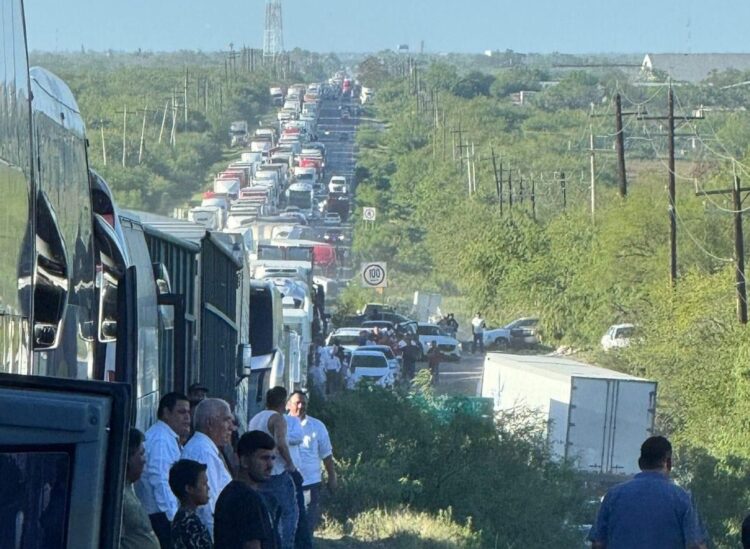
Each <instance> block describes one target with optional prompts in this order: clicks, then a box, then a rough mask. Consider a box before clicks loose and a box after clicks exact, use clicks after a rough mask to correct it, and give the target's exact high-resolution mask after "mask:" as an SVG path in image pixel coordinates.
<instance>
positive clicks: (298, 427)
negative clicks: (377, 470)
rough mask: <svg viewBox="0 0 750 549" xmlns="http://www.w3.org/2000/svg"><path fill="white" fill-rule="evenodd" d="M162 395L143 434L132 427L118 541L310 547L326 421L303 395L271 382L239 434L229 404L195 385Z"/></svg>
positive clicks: (157, 548) (166, 547)
mask: <svg viewBox="0 0 750 549" xmlns="http://www.w3.org/2000/svg"><path fill="white" fill-rule="evenodd" d="M189 394H190V397H188V396H186V395H183V394H181V393H168V394H166V395H164V396H163V397H162V398H161V400H160V402H159V406H158V410H157V417H158V420H157V421H156V423H154V425H152V426H151V427H150V428H149V429H148V431H146V433H145V435H144V434H143V433H141V432H140V431H138V430H137V429H131V432H130V437H129V441H128V462H127V472H126V486H125V489H124V492H123V520H122V533H121V539H120V547H121V549H131V548H132V549H213V548H216V549H234V548H237V549H247V548H252V549H306V548H309V547H312V539H313V532H314V530H315V528H316V527H317V525H318V523H319V522H320V519H321V489H322V486H323V479H324V476H323V471H325V478H326V483H327V488H328V490H329V491H330V492H333V491H335V489H336V471H335V469H334V466H333V449H332V447H331V441H330V437H329V435H328V430H327V429H326V426H325V425H324V424H323V423H322V422H321V421H320V420H318V419H316V418H313V417H311V416H309V415H308V414H307V395H306V394H305V393H303V392H301V391H296V392H294V393H292V394H291V395H288V394H287V391H286V389H284V388H283V387H274V388H272V389H270V390H269V391H268V392H267V394H266V403H265V404H266V409H265V410H263V411H261V412H259V413H258V414H256V415H255V416H254V417H253V418H252V419H251V420H250V423H249V425H248V431H247V432H246V433H244V434H243V435H242V436H241V437H238V436H237V433H236V430H237V429H236V424H235V418H234V415H233V414H232V411H231V408H230V406H229V404H228V403H227V402H226V401H224V400H222V399H218V398H207V395H206V389H205V387H201V386H200V385H196V386H192V387H191V391H190V393H189Z"/></svg>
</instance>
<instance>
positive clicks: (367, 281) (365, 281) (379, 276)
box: [361, 262, 388, 288]
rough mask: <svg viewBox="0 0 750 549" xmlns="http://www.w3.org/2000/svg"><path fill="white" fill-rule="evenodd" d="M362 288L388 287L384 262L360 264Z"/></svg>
mask: <svg viewBox="0 0 750 549" xmlns="http://www.w3.org/2000/svg"><path fill="white" fill-rule="evenodd" d="M361 273H362V286H364V287H365V288H385V287H386V286H387V285H388V274H387V273H388V271H387V268H386V264H385V263H384V262H378V263H362V271H361Z"/></svg>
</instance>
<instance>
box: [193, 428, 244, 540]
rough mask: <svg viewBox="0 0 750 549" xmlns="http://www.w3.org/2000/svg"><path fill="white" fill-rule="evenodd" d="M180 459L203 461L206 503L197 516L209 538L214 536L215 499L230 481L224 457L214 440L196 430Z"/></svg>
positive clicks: (199, 509)
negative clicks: (206, 488)
mask: <svg viewBox="0 0 750 549" xmlns="http://www.w3.org/2000/svg"><path fill="white" fill-rule="evenodd" d="M181 457H182V459H192V460H195V461H197V462H198V463H205V464H206V466H207V469H206V476H208V503H207V504H206V505H201V506H200V507H198V517H200V519H201V521H202V522H203V524H204V525H205V526H206V528H208V531H209V533H210V534H211V538H212V539H213V537H214V510H215V509H216V500H218V499H219V494H221V491H222V490H223V489H224V487H225V486H226V485H227V484H229V483H230V482H231V481H232V475H231V474H230V473H229V470H228V469H227V466H226V464H225V463H224V458H222V457H221V453H220V452H219V448H218V447H217V446H216V444H214V441H213V440H211V439H210V438H208V437H207V436H206V435H204V434H203V433H201V432H199V431H196V432H195V434H194V435H193V436H192V437H190V440H189V441H188V443H187V444H185V448H183V449H182V456H181Z"/></svg>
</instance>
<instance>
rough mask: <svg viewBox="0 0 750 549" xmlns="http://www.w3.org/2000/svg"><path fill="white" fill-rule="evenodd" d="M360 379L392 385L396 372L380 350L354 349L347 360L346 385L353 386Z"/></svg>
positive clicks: (382, 385)
mask: <svg viewBox="0 0 750 549" xmlns="http://www.w3.org/2000/svg"><path fill="white" fill-rule="evenodd" d="M360 381H369V382H371V383H374V384H375V385H380V386H381V387H392V386H393V384H394V383H395V381H396V372H394V371H393V369H392V368H391V367H390V365H389V364H388V360H387V359H386V358H385V355H384V354H383V353H382V352H381V351H359V350H355V351H354V352H352V357H351V359H350V361H349V378H348V380H347V386H350V387H353V386H354V385H356V384H357V383H358V382H360Z"/></svg>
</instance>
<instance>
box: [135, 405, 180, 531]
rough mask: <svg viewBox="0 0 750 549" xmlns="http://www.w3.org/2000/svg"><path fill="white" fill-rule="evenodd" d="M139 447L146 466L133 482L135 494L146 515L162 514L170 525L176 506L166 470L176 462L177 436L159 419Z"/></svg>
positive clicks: (177, 450) (147, 432) (178, 456)
mask: <svg viewBox="0 0 750 549" xmlns="http://www.w3.org/2000/svg"><path fill="white" fill-rule="evenodd" d="M143 446H144V447H145V449H146V467H145V469H144V470H143V475H142V476H141V479H140V480H139V481H138V482H136V483H135V493H136V494H137V495H138V498H139V499H140V500H141V503H142V504H143V508H144V509H145V510H146V513H148V514H149V515H153V514H155V513H166V515H167V518H168V519H169V521H170V522H171V521H172V519H174V516H175V513H177V509H178V508H179V504H178V502H177V498H176V497H175V495H174V494H173V493H172V489H171V488H170V487H169V469H170V467H172V465H173V464H174V463H175V462H176V461H177V460H179V459H180V437H179V436H178V435H177V433H175V432H174V431H173V430H172V429H171V428H170V427H169V425H167V424H166V423H164V422H163V421H161V420H159V421H157V422H156V423H154V424H153V425H152V426H151V428H149V430H148V431H146V440H145V441H144V443H143Z"/></svg>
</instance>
